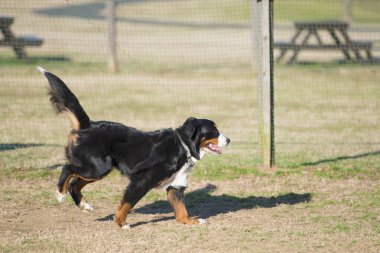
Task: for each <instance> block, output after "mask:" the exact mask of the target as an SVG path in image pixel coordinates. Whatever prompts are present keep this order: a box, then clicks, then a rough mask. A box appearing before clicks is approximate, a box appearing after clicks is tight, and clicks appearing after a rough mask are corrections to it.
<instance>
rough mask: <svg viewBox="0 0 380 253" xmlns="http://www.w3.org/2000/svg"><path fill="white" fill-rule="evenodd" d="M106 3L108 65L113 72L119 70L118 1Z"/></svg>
mask: <svg viewBox="0 0 380 253" xmlns="http://www.w3.org/2000/svg"><path fill="white" fill-rule="evenodd" d="M106 5H107V6H106V9H107V34H108V45H107V49H108V50H107V58H108V60H107V65H108V71H109V72H111V73H115V72H117V70H118V63H117V57H116V20H115V17H116V2H115V0H107V1H106Z"/></svg>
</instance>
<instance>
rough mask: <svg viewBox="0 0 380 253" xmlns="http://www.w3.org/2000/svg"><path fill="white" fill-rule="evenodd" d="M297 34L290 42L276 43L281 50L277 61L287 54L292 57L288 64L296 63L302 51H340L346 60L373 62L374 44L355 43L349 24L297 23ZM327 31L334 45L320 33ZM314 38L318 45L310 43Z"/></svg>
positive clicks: (332, 22) (275, 46) (331, 22)
mask: <svg viewBox="0 0 380 253" xmlns="http://www.w3.org/2000/svg"><path fill="white" fill-rule="evenodd" d="M294 27H295V31H296V32H295V34H294V35H293V37H292V39H291V40H290V42H282V41H280V42H274V48H277V49H279V50H280V54H279V55H278V56H277V58H276V61H277V62H279V61H281V60H282V59H283V58H284V56H285V54H286V53H287V52H291V56H290V58H289V59H288V61H287V63H288V64H290V63H294V62H295V61H296V60H297V56H298V54H299V53H300V51H302V50H338V51H341V52H342V53H343V55H344V57H345V59H346V60H363V59H367V60H371V59H372V58H373V57H372V54H371V49H372V46H373V43H372V42H370V41H354V40H351V38H350V37H349V35H348V31H347V30H348V27H349V25H348V23H346V22H342V21H319V22H295V23H294ZM323 31H327V34H329V36H330V37H331V39H332V41H333V43H331V42H327V43H326V41H323V40H322V37H321V36H320V32H323ZM312 36H314V37H315V38H316V40H317V44H315V43H314V44H312V43H310V42H311V41H310V38H312Z"/></svg>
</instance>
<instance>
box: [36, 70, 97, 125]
mask: <svg viewBox="0 0 380 253" xmlns="http://www.w3.org/2000/svg"><path fill="white" fill-rule="evenodd" d="M37 69H38V70H39V71H40V72H41V73H42V74H43V75H44V76H45V77H46V78H47V79H48V81H49V86H50V87H49V92H48V94H49V96H50V102H51V104H52V106H53V109H54V110H55V112H56V113H57V114H64V115H67V116H68V117H69V119H70V122H71V127H72V128H73V129H74V130H80V129H85V128H88V127H90V124H91V122H90V118H89V117H88V115H87V113H86V112H85V111H84V110H83V108H82V106H81V105H80V103H79V101H78V99H77V98H76V96H75V95H74V94H73V93H72V92H71V90H70V89H69V88H68V87H67V86H66V84H65V83H64V82H63V81H62V80H61V79H60V78H59V77H58V76H56V75H54V74H52V73H50V72H48V71H46V70H44V69H43V68H41V67H37Z"/></svg>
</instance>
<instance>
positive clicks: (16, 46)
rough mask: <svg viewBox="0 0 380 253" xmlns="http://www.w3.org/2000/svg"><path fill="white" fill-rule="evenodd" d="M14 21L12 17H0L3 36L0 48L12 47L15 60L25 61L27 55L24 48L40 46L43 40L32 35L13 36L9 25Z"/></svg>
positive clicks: (0, 28)
mask: <svg viewBox="0 0 380 253" xmlns="http://www.w3.org/2000/svg"><path fill="white" fill-rule="evenodd" d="M13 21H14V18H13V17H10V16H0V30H1V32H2V34H3V37H4V38H3V39H2V40H0V46H8V47H12V48H13V51H14V52H15V53H16V56H17V58H19V59H25V58H26V57H27V54H26V52H25V50H24V47H26V46H41V45H42V43H43V40H42V39H41V38H39V37H37V36H34V35H25V36H17V37H16V36H15V34H14V33H13V32H12V30H11V28H10V27H11V25H12V23H13Z"/></svg>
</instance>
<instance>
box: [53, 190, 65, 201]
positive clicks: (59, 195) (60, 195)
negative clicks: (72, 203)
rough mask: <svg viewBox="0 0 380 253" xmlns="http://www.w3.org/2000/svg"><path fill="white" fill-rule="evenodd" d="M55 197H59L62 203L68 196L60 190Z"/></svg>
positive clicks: (58, 199)
mask: <svg viewBox="0 0 380 253" xmlns="http://www.w3.org/2000/svg"><path fill="white" fill-rule="evenodd" d="M55 198H56V199H57V201H58V203H62V202H63V201H64V200H65V198H66V194H62V193H60V192H59V191H58V190H57V191H56V192H55Z"/></svg>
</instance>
